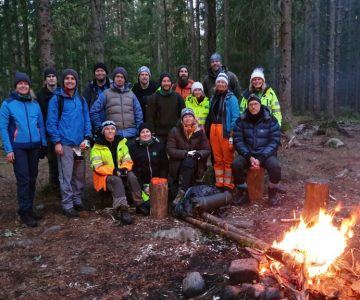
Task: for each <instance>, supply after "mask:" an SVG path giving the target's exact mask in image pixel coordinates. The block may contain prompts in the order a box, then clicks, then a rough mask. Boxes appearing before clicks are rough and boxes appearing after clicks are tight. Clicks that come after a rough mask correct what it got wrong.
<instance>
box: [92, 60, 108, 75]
mask: <svg viewBox="0 0 360 300" xmlns="http://www.w3.org/2000/svg"><path fill="white" fill-rule="evenodd" d="M97 69H103V70H104V71H105V73H106V74H107V73H108V69H107V68H106V65H105V64H104V63H102V62H97V63H96V64H95V66H94V69H93V72H94V73H95V71H96V70H97Z"/></svg>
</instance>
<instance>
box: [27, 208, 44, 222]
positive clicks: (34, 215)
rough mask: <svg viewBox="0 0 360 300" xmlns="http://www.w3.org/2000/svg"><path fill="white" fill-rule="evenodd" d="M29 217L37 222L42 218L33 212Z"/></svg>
mask: <svg viewBox="0 0 360 300" xmlns="http://www.w3.org/2000/svg"><path fill="white" fill-rule="evenodd" d="M30 215H31V216H32V217H33V218H34V219H35V220H36V221H39V220H41V219H42V216H40V215H38V214H37V213H36V212H34V211H33V210H32V211H30Z"/></svg>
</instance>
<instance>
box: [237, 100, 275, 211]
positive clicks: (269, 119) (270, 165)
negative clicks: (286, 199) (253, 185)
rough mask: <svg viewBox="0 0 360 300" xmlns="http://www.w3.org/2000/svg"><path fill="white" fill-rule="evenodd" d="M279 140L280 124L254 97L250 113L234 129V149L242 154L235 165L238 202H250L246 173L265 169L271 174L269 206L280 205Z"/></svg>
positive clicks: (249, 103)
mask: <svg viewBox="0 0 360 300" xmlns="http://www.w3.org/2000/svg"><path fill="white" fill-rule="evenodd" d="M280 138H281V133H280V126H279V123H278V122H277V120H276V119H275V118H274V117H273V116H271V114H270V111H269V109H268V108H267V107H265V106H263V105H261V99H260V98H259V97H258V96H256V95H255V94H251V95H250V96H249V99H248V109H247V110H246V111H245V113H244V114H243V115H242V116H241V117H240V118H239V119H237V121H236V123H235V127H234V146H235V149H236V151H237V152H238V153H239V156H238V157H236V159H235V160H234V161H233V163H232V170H233V176H234V181H235V184H237V189H236V190H235V202H237V203H238V204H242V203H246V202H248V197H247V188H246V184H245V172H244V171H245V170H247V169H249V168H254V169H259V168H260V167H262V168H264V169H266V170H267V171H268V173H269V189H268V195H269V204H270V205H272V206H277V205H279V204H280V203H279V199H278V197H277V190H278V188H277V186H278V183H279V182H280V179H281V167H280V165H279V162H278V160H277V157H276V154H277V149H278V147H279V145H280Z"/></svg>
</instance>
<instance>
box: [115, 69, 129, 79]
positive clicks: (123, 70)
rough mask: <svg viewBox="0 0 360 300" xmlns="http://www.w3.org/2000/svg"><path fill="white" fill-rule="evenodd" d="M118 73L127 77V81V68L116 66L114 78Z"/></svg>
mask: <svg viewBox="0 0 360 300" xmlns="http://www.w3.org/2000/svg"><path fill="white" fill-rule="evenodd" d="M116 74H122V75H124V77H125V81H127V80H128V73H127V72H126V70H125V68H123V67H116V68H115V69H114V71H113V73H112V80H114V79H115V76H116Z"/></svg>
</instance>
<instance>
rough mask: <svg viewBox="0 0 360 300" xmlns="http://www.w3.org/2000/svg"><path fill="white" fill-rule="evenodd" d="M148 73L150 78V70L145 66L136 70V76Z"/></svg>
mask: <svg viewBox="0 0 360 300" xmlns="http://www.w3.org/2000/svg"><path fill="white" fill-rule="evenodd" d="M143 72H145V73H148V74H149V76H150V77H151V72H150V69H149V68H148V67H147V66H141V67H140V68H139V69H138V76H139V75H140V73H143Z"/></svg>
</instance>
